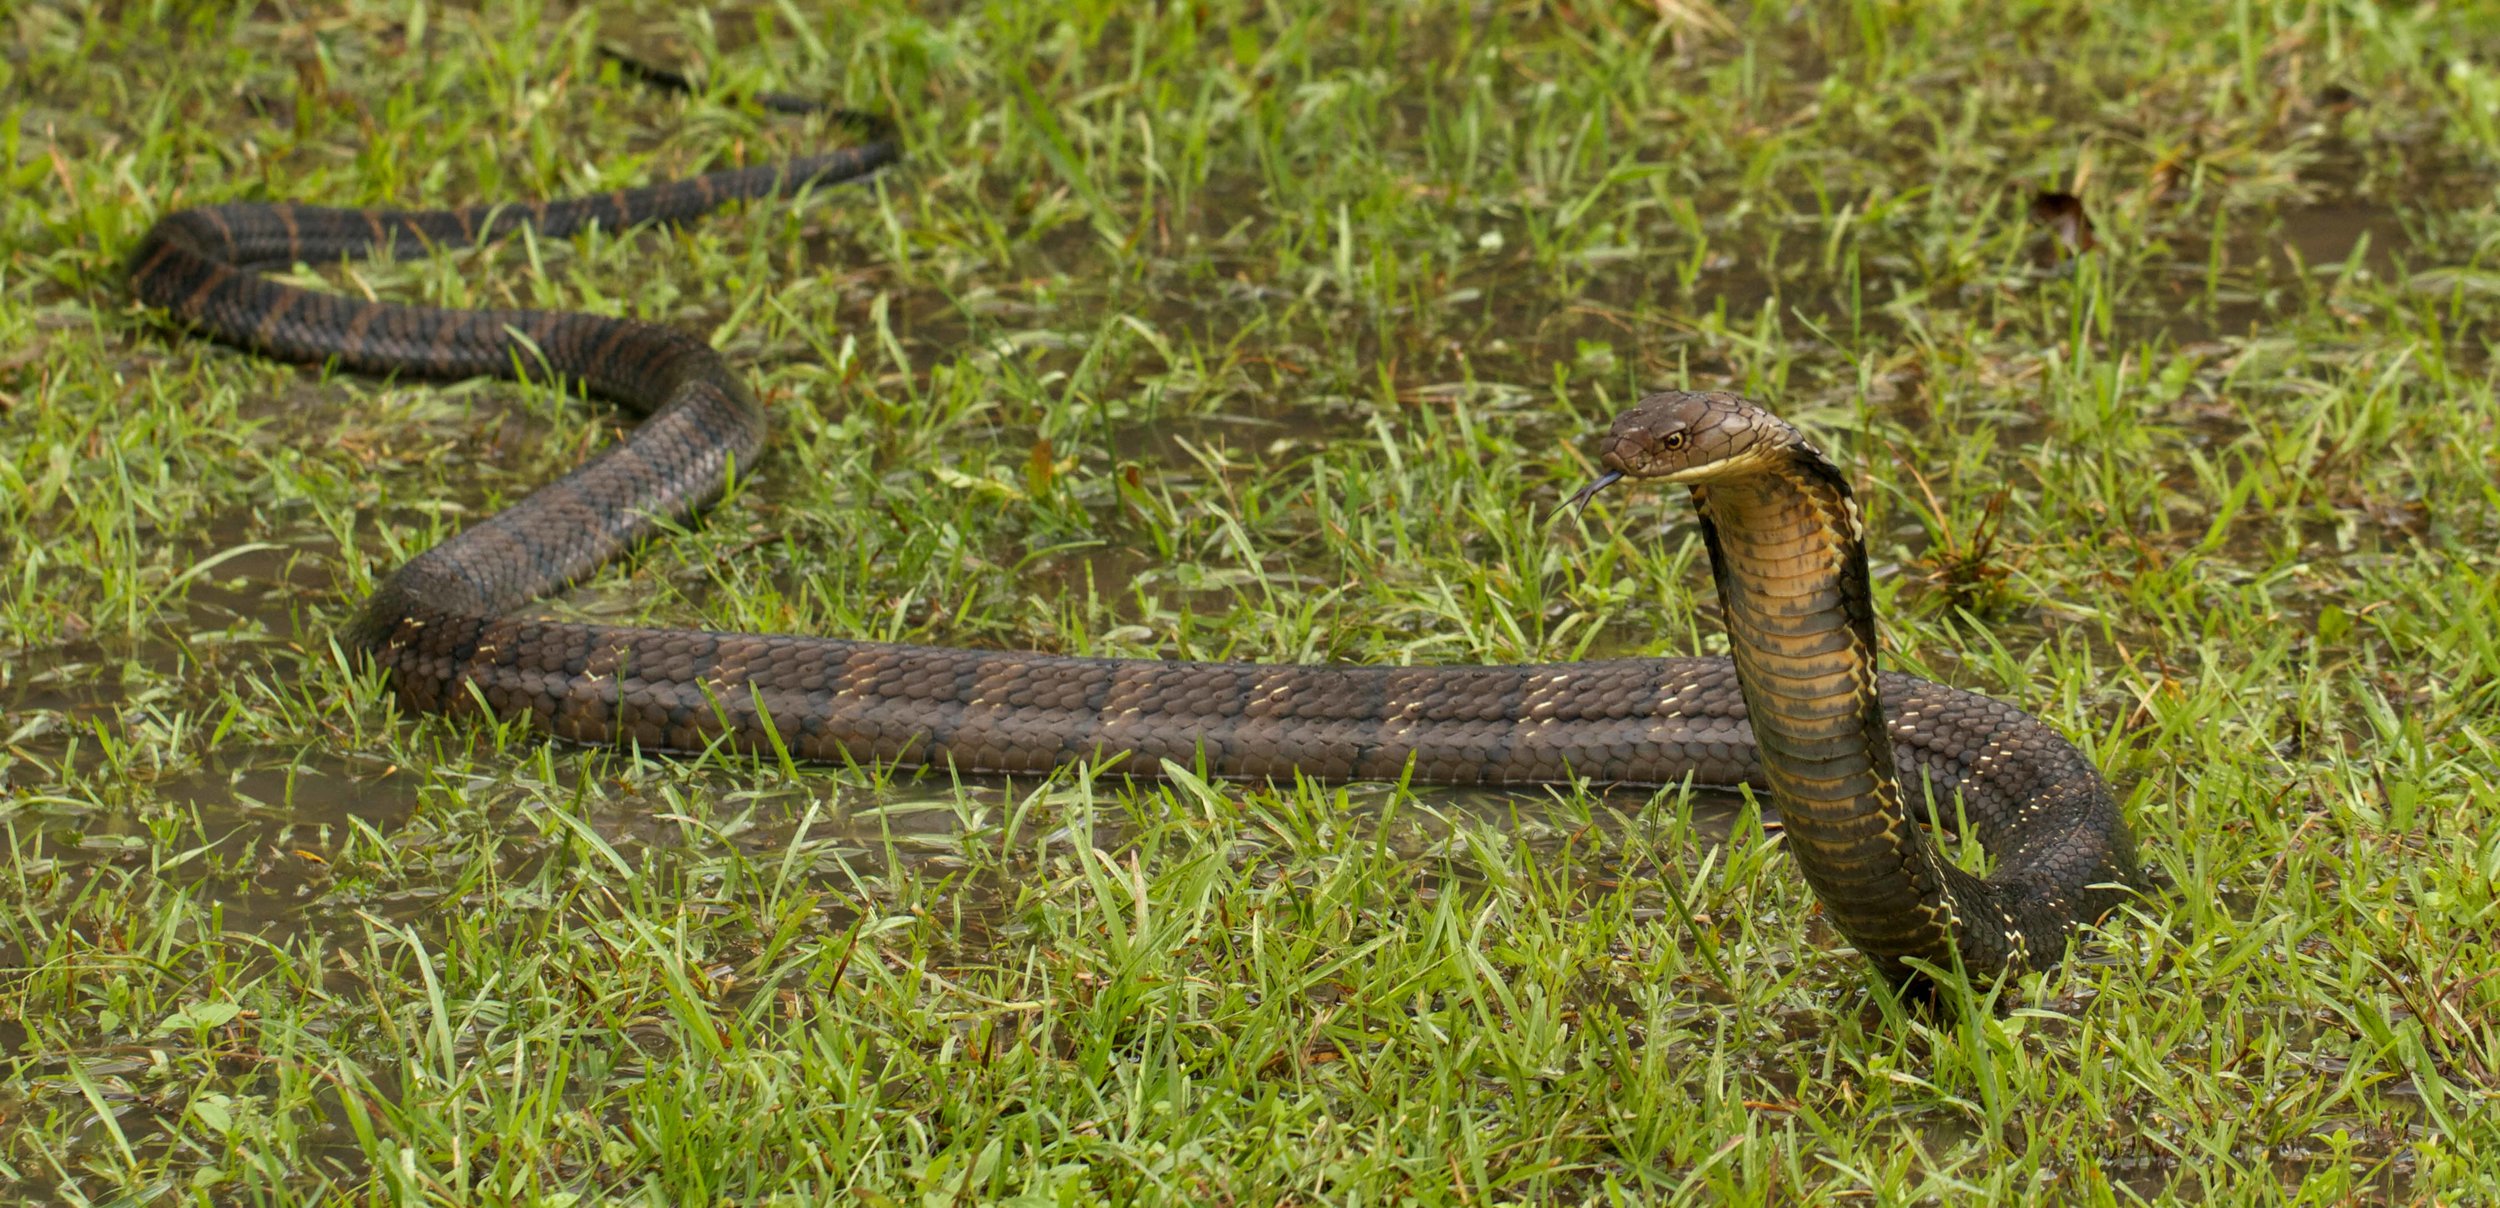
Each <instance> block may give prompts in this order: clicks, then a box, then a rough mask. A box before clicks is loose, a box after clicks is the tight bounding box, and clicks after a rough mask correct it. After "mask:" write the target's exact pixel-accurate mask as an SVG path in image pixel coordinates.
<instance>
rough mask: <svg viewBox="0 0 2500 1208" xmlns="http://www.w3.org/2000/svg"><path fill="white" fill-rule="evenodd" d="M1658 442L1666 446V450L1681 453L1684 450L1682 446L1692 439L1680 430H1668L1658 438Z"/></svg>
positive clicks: (1689, 442)
mask: <svg viewBox="0 0 2500 1208" xmlns="http://www.w3.org/2000/svg"><path fill="white" fill-rule="evenodd" d="M1658 443H1659V444H1661V445H1664V446H1666V450H1667V452H1669V453H1681V452H1683V451H1684V446H1686V445H1689V444H1691V443H1693V441H1692V438H1691V437H1689V436H1686V435H1685V434H1683V433H1681V432H1669V433H1667V434H1666V435H1665V436H1664V437H1662V438H1660V439H1659V441H1658Z"/></svg>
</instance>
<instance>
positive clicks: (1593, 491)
mask: <svg viewBox="0 0 2500 1208" xmlns="http://www.w3.org/2000/svg"><path fill="white" fill-rule="evenodd" d="M1621 481H1623V471H1621V470H1608V471H1606V472H1605V473H1604V474H1601V475H1599V476H1598V478H1597V481H1595V482H1592V483H1590V484H1588V485H1587V486H1584V487H1582V488H1580V491H1579V493H1578V494H1576V495H1573V496H1572V497H1571V498H1570V499H1569V500H1568V501H1566V502H1565V503H1564V504H1563V506H1564V507H1567V508H1572V509H1575V510H1576V509H1581V508H1586V507H1587V506H1588V505H1589V500H1592V499H1595V498H1597V493H1598V492H1599V491H1602V490H1605V489H1606V488H1608V487H1610V486H1613V485H1615V484H1616V483H1618V482H1621Z"/></svg>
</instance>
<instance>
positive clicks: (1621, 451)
mask: <svg viewBox="0 0 2500 1208" xmlns="http://www.w3.org/2000/svg"><path fill="white" fill-rule="evenodd" d="M1804 444H1805V438H1804V436H1802V435H1801V434H1799V433H1798V431H1797V430H1796V429H1795V428H1793V427H1790V426H1789V424H1788V421H1786V420H1783V419H1781V418H1780V417H1778V416H1776V415H1773V414H1771V413H1770V412H1769V411H1766V410H1764V409H1763V407H1762V405H1761V404H1759V403H1756V402H1754V401H1753V400H1751V399H1748V398H1746V397H1744V396H1743V395H1738V394H1728V393H1725V392H1721V391H1710V392H1707V393H1695V392H1692V391H1684V390H1670V391H1666V392H1664V393H1660V394H1653V395H1650V396H1649V397H1648V398H1645V399H1642V400H1641V401H1640V402H1639V403H1637V404H1635V405H1634V406H1633V407H1632V409H1631V410H1629V411H1626V412H1624V413H1623V414H1621V415H1619V416H1616V417H1615V422H1614V426H1613V427H1612V428H1610V429H1608V430H1607V432H1606V443H1605V446H1604V448H1603V450H1602V452H1601V457H1602V460H1603V461H1604V463H1605V466H1606V474H1605V476H1604V477H1602V478H1599V479H1598V480H1597V481H1595V482H1593V483H1590V484H1589V485H1588V486H1586V487H1584V488H1582V489H1581V491H1580V493H1579V494H1578V495H1575V496H1573V497H1572V503H1574V504H1575V505H1578V504H1586V503H1587V502H1588V501H1589V500H1590V499H1591V498H1592V497H1594V496H1595V495H1596V494H1597V493H1598V492H1599V491H1601V490H1604V489H1605V488H1606V487H1607V486H1609V485H1611V484H1613V483H1615V482H1618V481H1621V480H1622V479H1625V478H1647V479H1653V480H1657V481H1663V482H1682V483H1693V484H1696V485H1698V484H1703V483H1708V482H1710V481H1712V480H1714V479H1728V478H1735V477H1739V476H1742V475H1745V474H1750V473H1754V472H1756V471H1758V470H1760V469H1761V468H1762V467H1763V466H1764V465H1765V464H1766V463H1768V462H1769V461H1771V460H1772V459H1774V458H1777V457H1780V456H1782V455H1784V454H1787V453H1789V452H1791V451H1793V450H1795V449H1798V448H1799V447H1801V446H1803V445H1804Z"/></svg>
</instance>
